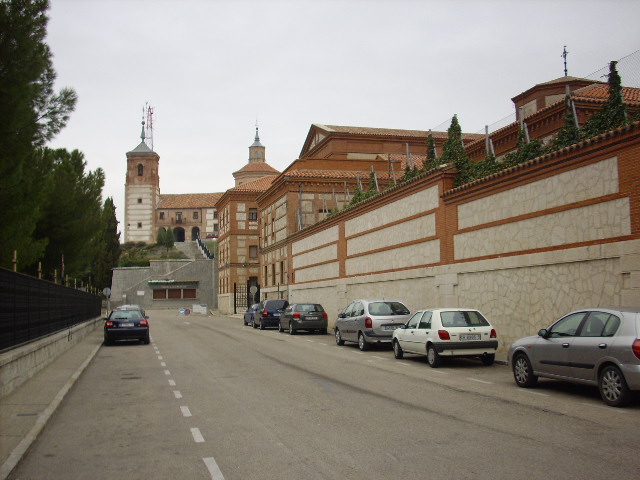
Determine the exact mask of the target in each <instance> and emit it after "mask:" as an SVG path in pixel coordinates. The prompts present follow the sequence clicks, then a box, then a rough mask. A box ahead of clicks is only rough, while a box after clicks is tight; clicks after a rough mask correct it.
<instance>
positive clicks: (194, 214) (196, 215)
mask: <svg viewBox="0 0 640 480" xmlns="http://www.w3.org/2000/svg"><path fill="white" fill-rule="evenodd" d="M193 219H194V220H198V212H193Z"/></svg>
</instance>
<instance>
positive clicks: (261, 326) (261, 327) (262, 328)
mask: <svg viewBox="0 0 640 480" xmlns="http://www.w3.org/2000/svg"><path fill="white" fill-rule="evenodd" d="M260 330H264V323H262V320H260Z"/></svg>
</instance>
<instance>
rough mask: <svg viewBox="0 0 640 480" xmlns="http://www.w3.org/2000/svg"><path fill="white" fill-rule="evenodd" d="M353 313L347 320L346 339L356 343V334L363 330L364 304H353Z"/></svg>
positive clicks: (358, 302) (357, 302)
mask: <svg viewBox="0 0 640 480" xmlns="http://www.w3.org/2000/svg"><path fill="white" fill-rule="evenodd" d="M353 303H354V305H353V311H352V312H351V316H350V317H349V318H348V319H347V332H348V339H349V340H351V341H352V342H357V341H358V332H359V331H360V330H363V329H364V317H365V315H364V304H363V303H362V302H360V301H356V302H353Z"/></svg>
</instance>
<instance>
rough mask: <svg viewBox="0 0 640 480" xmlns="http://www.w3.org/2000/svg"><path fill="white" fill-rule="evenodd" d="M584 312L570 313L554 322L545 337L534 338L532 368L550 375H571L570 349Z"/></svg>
mask: <svg viewBox="0 0 640 480" xmlns="http://www.w3.org/2000/svg"><path fill="white" fill-rule="evenodd" d="M585 316H586V312H578V313H571V314H569V315H567V316H566V317H563V318H561V319H560V320H558V321H557V322H556V323H554V324H553V325H552V326H551V327H550V328H549V330H548V332H547V335H546V337H539V338H538V339H537V340H536V346H535V355H534V358H533V359H532V363H533V369H534V370H535V371H537V372H543V373H547V374H550V375H559V376H563V377H571V376H573V371H572V368H571V359H570V349H571V345H572V343H573V341H574V340H575V338H576V334H577V333H578V331H579V330H580V325H581V324H582V321H583V320H584V318H585Z"/></svg>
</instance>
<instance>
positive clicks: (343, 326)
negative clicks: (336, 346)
mask: <svg viewBox="0 0 640 480" xmlns="http://www.w3.org/2000/svg"><path fill="white" fill-rule="evenodd" d="M354 306H355V302H351V303H350V304H349V305H347V308H345V309H344V310H343V311H342V312H340V313H339V314H338V319H337V320H336V328H337V329H338V330H340V336H341V337H342V339H343V340H348V338H347V330H348V328H349V318H350V317H351V312H352V311H353V307H354Z"/></svg>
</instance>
